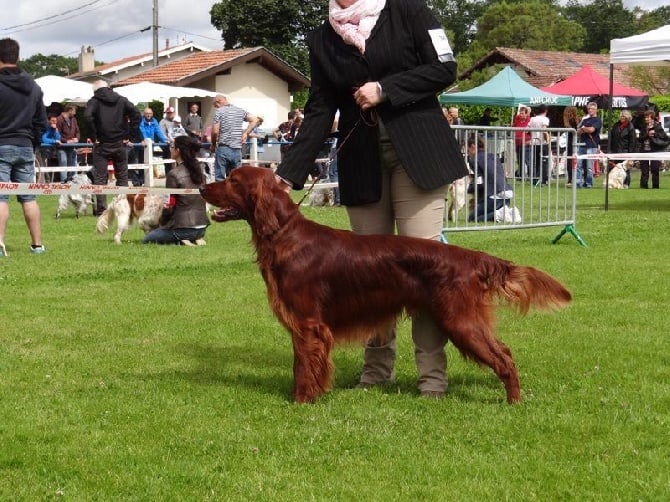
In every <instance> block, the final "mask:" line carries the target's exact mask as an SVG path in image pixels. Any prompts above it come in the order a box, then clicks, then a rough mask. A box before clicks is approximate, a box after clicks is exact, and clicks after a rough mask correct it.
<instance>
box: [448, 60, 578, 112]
mask: <svg viewBox="0 0 670 502" xmlns="http://www.w3.org/2000/svg"><path fill="white" fill-rule="evenodd" d="M440 103H441V104H443V105H448V104H452V103H454V104H455V103H459V104H466V105H491V106H509V107H515V106H518V105H521V104H523V105H529V106H537V105H541V104H545V105H547V106H572V97H571V96H561V95H558V94H552V93H550V92H544V91H541V90H540V89H538V88H537V87H533V86H532V85H530V84H529V83H528V82H526V81H525V80H523V79H522V78H521V77H520V76H519V75H518V74H517V73H516V72H515V71H514V70H512V68H510V67H509V66H505V68H503V69H502V70H500V72H498V74H497V75H496V76H495V77H493V78H492V79H491V80H489V81H488V82H486V83H484V84H482V85H480V86H478V87H475V88H473V89H469V90H467V91H463V92H453V93H448V92H443V93H442V94H440Z"/></svg>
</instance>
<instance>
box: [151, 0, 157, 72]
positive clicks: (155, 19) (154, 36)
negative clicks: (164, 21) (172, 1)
mask: <svg viewBox="0 0 670 502" xmlns="http://www.w3.org/2000/svg"><path fill="white" fill-rule="evenodd" d="M152 28H153V38H154V67H156V66H158V0H154V22H153V25H152Z"/></svg>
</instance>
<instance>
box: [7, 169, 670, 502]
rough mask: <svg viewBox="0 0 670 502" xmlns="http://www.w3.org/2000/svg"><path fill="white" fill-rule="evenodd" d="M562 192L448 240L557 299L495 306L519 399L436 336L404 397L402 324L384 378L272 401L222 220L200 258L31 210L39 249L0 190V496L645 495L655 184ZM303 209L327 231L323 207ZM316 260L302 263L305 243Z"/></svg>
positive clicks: (662, 304) (235, 227)
mask: <svg viewBox="0 0 670 502" xmlns="http://www.w3.org/2000/svg"><path fill="white" fill-rule="evenodd" d="M633 175H634V181H633V188H631V189H630V190H625V191H624V190H619V191H611V192H610V209H609V211H604V209H603V197H604V193H603V190H602V189H596V188H594V189H593V190H582V191H578V193H577V207H578V210H577V223H578V224H577V228H578V230H579V233H580V234H581V235H582V237H583V238H584V239H585V240H586V242H587V243H588V245H589V247H587V248H583V247H581V246H579V245H578V244H577V242H575V240H574V239H573V238H572V237H570V236H569V235H566V236H564V237H563V238H562V239H561V240H560V241H559V242H558V244H556V245H552V244H550V241H551V239H552V238H553V237H554V236H555V235H556V234H557V233H558V231H559V230H560V229H559V228H558V227H556V228H540V229H526V230H509V231H499V232H469V233H468V232H463V233H451V234H450V235H449V240H450V243H451V244H457V245H462V246H466V247H469V248H474V249H479V250H482V251H487V252H490V253H494V254H497V255H499V256H502V257H504V258H507V259H510V260H513V261H515V262H517V263H523V264H528V265H533V266H537V267H540V268H542V269H543V270H545V271H547V272H550V273H551V274H553V275H555V276H556V277H558V278H559V279H560V280H561V281H563V282H564V283H565V284H566V285H567V286H568V287H569V288H570V290H571V291H572V293H573V295H574V301H573V303H572V305H571V307H569V308H568V309H566V310H564V311H562V312H559V313H556V314H540V313H531V314H529V315H528V316H526V317H525V318H521V317H518V316H516V315H514V314H513V313H511V312H508V311H505V310H502V309H501V311H500V315H499V322H498V335H499V337H500V338H501V339H502V341H503V342H504V343H505V344H506V345H508V346H509V347H510V349H511V351H512V353H513V354H514V357H515V360H516V364H517V368H518V370H519V373H520V378H521V386H522V395H523V398H524V402H523V403H521V404H519V405H515V406H508V405H507V404H505V399H504V391H503V388H502V385H501V384H500V382H499V381H498V379H497V378H496V377H495V376H494V375H493V374H492V373H491V372H490V371H489V370H483V369H481V368H479V367H477V366H476V365H474V364H472V363H470V362H466V361H464V360H463V359H462V358H461V357H459V355H458V352H457V350H456V349H455V348H454V346H453V345H452V344H449V345H448V346H447V347H448V361H449V362H448V373H449V379H450V384H449V391H448V394H447V396H446V398H445V399H442V400H439V401H435V400H425V399H421V398H419V397H418V393H417V390H416V368H415V365H414V353H413V346H412V343H411V334H410V330H409V324H408V323H407V322H406V321H403V322H402V323H401V324H400V326H399V329H398V360H397V364H396V382H395V383H394V384H392V385H389V386H387V387H384V388H381V389H372V390H368V391H362V390H354V389H351V387H353V385H354V384H355V383H356V381H357V376H358V372H359V371H360V367H361V360H362V356H361V350H360V348H359V347H358V346H356V345H353V346H341V347H338V348H337V349H336V350H335V352H334V360H335V367H336V379H335V384H334V389H333V390H332V391H331V392H330V393H328V394H326V395H325V396H323V398H321V399H320V400H319V401H318V402H316V403H315V404H313V405H301V406H299V405H295V404H294V403H292V402H291V400H290V391H291V382H292V370H291V365H292V349H291V341H290V338H289V336H288V335H287V334H286V332H285V330H284V329H283V328H282V326H281V325H280V324H279V322H277V320H276V319H275V318H274V317H273V316H272V314H271V313H270V309H269V307H268V305H267V299H266V294H265V285H264V283H263V280H262V279H261V277H260V274H259V272H258V270H257V267H256V265H255V263H254V256H253V252H252V250H251V248H250V245H249V242H248V241H249V239H250V237H249V230H248V227H247V225H246V223H244V222H230V223H226V224H213V225H211V226H210V227H209V229H208V231H207V242H208V244H207V246H205V247H195V248H188V247H177V246H153V245H151V246H147V245H141V244H140V243H139V241H140V240H141V238H142V233H141V231H140V230H139V229H137V228H134V229H131V230H130V231H129V232H128V233H127V234H126V238H125V241H124V243H123V245H122V246H116V245H114V244H112V242H111V235H110V234H109V233H108V234H105V235H103V236H97V235H96V233H95V219H94V218H93V217H91V216H87V217H83V218H80V219H78V220H77V219H75V218H74V216H73V213H72V210H71V209H70V210H69V211H68V212H67V213H66V214H65V215H64V216H63V217H62V219H61V220H56V219H55V218H54V217H53V215H54V214H55V209H56V200H57V199H56V197H40V198H39V203H40V206H41V209H42V222H43V236H44V242H45V243H46V246H47V253H46V254H45V255H41V256H36V255H31V254H30V253H29V252H28V243H29V241H28V235H27V230H26V227H25V223H24V221H23V219H22V217H21V210H20V207H19V205H18V203H17V202H16V201H15V200H14V199H13V198H12V200H11V201H10V211H11V214H12V217H11V218H10V220H9V226H8V231H7V234H6V243H7V246H8V250H9V252H10V256H9V257H5V258H0V297H1V298H2V329H0V345H1V346H2V350H0V375H2V378H0V396H2V399H0V471H1V473H2V475H0V499H2V500H55V499H62V500H235V501H257V500H276V501H289V500H333V501H339V500H373V501H374V500H445V499H450V500H451V499H453V500H659V501H660V500H666V499H667V494H668V493H669V492H670V480H669V478H668V459H669V458H670V446H669V444H668V440H667V431H668V425H669V419H668V417H669V416H670V378H668V358H667V356H666V355H665V354H667V336H666V333H667V327H668V312H667V310H668V305H669V304H670V289H669V288H668V287H667V277H668V276H670V261H669V260H668V259H667V235H668V234H669V233H670V218H668V211H670V199H669V198H668V190H669V189H670V175H667V174H665V175H662V179H661V187H662V189H661V190H639V189H637V188H635V187H636V186H637V185H636V182H637V176H638V173H637V172H635V173H634V174H633ZM302 210H303V212H304V213H305V214H306V216H307V217H309V218H311V219H315V220H317V221H320V222H322V223H327V224H330V225H332V226H336V227H340V228H347V227H348V224H347V217H346V210H345V209H344V208H308V207H304V208H303V209H302ZM314 252H315V253H318V252H319V250H314Z"/></svg>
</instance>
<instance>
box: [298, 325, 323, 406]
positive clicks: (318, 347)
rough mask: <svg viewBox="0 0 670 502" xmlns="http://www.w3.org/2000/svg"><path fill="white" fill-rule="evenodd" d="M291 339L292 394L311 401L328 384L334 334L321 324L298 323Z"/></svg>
mask: <svg viewBox="0 0 670 502" xmlns="http://www.w3.org/2000/svg"><path fill="white" fill-rule="evenodd" d="M300 324H301V325H300V326H299V328H298V329H299V332H294V333H293V334H292V339H293V378H294V382H293V396H294V398H295V400H296V401H297V402H298V403H310V402H313V401H315V400H316V398H318V397H319V396H320V395H321V394H323V393H324V392H326V391H328V390H329V389H330V386H331V379H332V374H333V362H332V360H331V357H330V352H331V350H332V348H333V336H332V333H331V332H330V329H329V328H328V327H327V326H325V325H323V324H317V323H314V324H307V323H305V322H304V321H303V322H301V323H300Z"/></svg>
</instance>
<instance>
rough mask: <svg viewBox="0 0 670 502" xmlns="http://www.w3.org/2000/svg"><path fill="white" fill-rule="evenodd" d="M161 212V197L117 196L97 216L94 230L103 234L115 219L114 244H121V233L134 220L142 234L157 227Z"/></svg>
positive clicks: (140, 195) (142, 195)
mask: <svg viewBox="0 0 670 502" xmlns="http://www.w3.org/2000/svg"><path fill="white" fill-rule="evenodd" d="M162 211H163V196H162V195H144V194H137V195H133V194H128V195H125V194H119V195H117V196H115V197H114V198H113V199H112V202H111V203H110V204H109V205H108V206H107V209H105V210H104V211H103V213H102V214H101V215H100V216H98V221H97V223H96V229H97V230H98V233H99V234H103V233H105V232H106V231H107V229H108V228H109V226H110V225H111V224H112V221H113V220H114V218H115V217H116V232H115V233H114V242H115V243H116V244H121V236H122V235H123V232H125V231H126V230H128V228H129V227H130V225H132V224H133V222H134V221H135V220H137V223H138V224H139V226H140V228H141V229H142V230H144V233H147V232H149V231H150V230H153V229H154V228H156V227H158V220H159V219H160V217H161V213H162Z"/></svg>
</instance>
